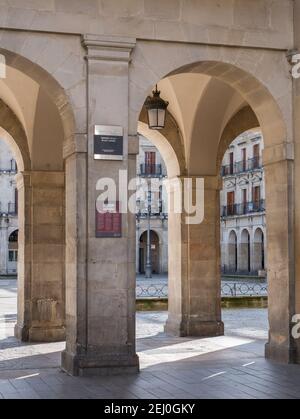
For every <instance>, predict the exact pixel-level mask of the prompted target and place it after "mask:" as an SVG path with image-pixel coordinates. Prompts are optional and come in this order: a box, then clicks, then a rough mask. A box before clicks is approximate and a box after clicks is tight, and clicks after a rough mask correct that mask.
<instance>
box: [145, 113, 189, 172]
mask: <svg viewBox="0 0 300 419" xmlns="http://www.w3.org/2000/svg"><path fill="white" fill-rule="evenodd" d="M138 132H139V133H140V134H142V135H143V136H144V137H146V138H147V139H148V140H150V141H151V142H152V143H153V144H154V145H155V147H156V148H157V149H158V151H159V152H160V154H161V156H162V157H163V160H164V162H165V164H166V168H167V173H168V177H169V178H173V177H175V176H180V175H182V174H184V173H186V170H187V169H186V158H185V154H184V148H183V139H182V134H181V132H180V129H179V127H178V125H177V124H176V121H175V119H174V118H173V117H172V116H171V115H170V114H169V113H168V118H167V119H166V126H165V128H164V129H163V130H161V131H154V130H150V129H149V127H148V123H147V116H146V111H145V108H143V110H142V112H141V115H140V118H139V123H138Z"/></svg>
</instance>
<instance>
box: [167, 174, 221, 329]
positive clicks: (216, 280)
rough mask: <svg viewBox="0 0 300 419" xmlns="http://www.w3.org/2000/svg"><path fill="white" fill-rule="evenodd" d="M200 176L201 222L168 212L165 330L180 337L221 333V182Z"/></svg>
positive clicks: (171, 196)
mask: <svg viewBox="0 0 300 419" xmlns="http://www.w3.org/2000/svg"><path fill="white" fill-rule="evenodd" d="M202 178H203V179H204V219H203V221H202V222H201V223H200V224H195V225H193V224H191V225H187V224H186V214H184V213H183V214H176V213H174V212H173V211H171V212H170V214H169V235H170V236H169V318H168V321H167V325H166V332H167V333H169V334H173V335H176V336H183V337H184V336H199V337H210V336H220V335H223V334H224V325H223V323H222V321H221V260H220V188H221V181H220V179H219V178H218V177H214V176H206V177H202ZM194 180H195V179H194ZM182 182H183V180H182ZM194 185H195V184H194ZM194 192H195V189H194ZM173 196H174V188H173V192H172V193H171V195H170V197H169V199H170V200H171V202H172V200H173ZM194 196H195V194H194Z"/></svg>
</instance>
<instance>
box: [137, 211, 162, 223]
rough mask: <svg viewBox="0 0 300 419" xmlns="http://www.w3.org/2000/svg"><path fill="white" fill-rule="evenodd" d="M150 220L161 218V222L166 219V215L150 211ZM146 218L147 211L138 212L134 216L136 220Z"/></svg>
mask: <svg viewBox="0 0 300 419" xmlns="http://www.w3.org/2000/svg"><path fill="white" fill-rule="evenodd" d="M150 216H151V218H161V220H162V221H165V220H167V219H168V214H167V213H164V212H159V211H152V212H151V214H150ZM147 217H148V212H147V211H139V212H138V213H137V214H136V218H137V219H138V220H144V219H146V218H147Z"/></svg>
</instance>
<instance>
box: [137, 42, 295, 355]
mask: <svg viewBox="0 0 300 419" xmlns="http://www.w3.org/2000/svg"><path fill="white" fill-rule="evenodd" d="M139 46H140V49H139V54H137V56H136V57H135V59H136V63H137V65H136V66H135V67H134V69H133V72H132V74H131V80H132V84H133V85H134V86H135V89H134V94H133V95H132V97H131V103H130V106H131V109H134V110H135V111H136V112H137V114H136V119H139V120H140V121H142V122H146V119H145V117H144V114H145V112H144V110H143V111H142V112H141V114H140V115H138V113H139V109H141V107H142V105H143V102H144V100H145V97H146V96H147V94H150V92H151V89H152V87H153V86H155V84H157V83H158V89H159V90H160V91H161V96H162V97H163V99H164V100H167V101H168V102H169V103H170V106H169V112H170V114H171V117H170V119H173V121H175V125H177V134H178V136H177V138H176V135H173V134H172V135H170V133H169V132H168V128H169V127H168V126H167V129H165V130H162V131H161V134H163V135H165V137H166V138H167V141H168V142H169V143H170V144H171V146H172V148H173V151H174V152H175V154H176V156H177V160H178V161H179V162H180V163H181V162H182V161H183V165H182V166H181V172H180V175H179V176H180V177H181V179H183V178H184V177H189V178H193V179H194V180H195V179H196V178H202V179H204V182H205V192H204V194H205V208H204V212H205V214H206V216H205V219H204V222H203V223H202V224H201V226H192V227H191V226H190V227H189V228H188V227H185V226H184V221H183V217H182V216H180V215H178V214H170V215H169V230H170V232H172V233H170V241H171V243H172V244H171V246H170V256H169V258H170V298H171V301H169V311H170V313H169V320H168V324H169V331H170V333H175V334H179V335H186V334H190V335H201V333H202V332H203V334H204V335H206V336H207V335H210V334H211V335H213V334H215V335H217V334H222V333H223V329H222V322H221V310H220V304H221V299H220V297H219V296H220V294H221V293H220V274H219V267H220V250H219V241H220V240H219V222H218V220H217V217H218V216H219V201H218V198H217V195H218V188H219V170H220V165H221V161H222V158H223V156H224V153H225V150H226V149H227V147H228V145H229V144H230V143H231V142H232V141H233V140H234V138H236V137H237V136H238V135H239V134H241V133H242V132H245V131H246V130H249V129H253V128H256V127H260V128H261V130H262V132H263V137H264V140H265V148H266V149H267V152H265V161H264V163H265V164H264V165H265V173H266V200H267V206H268V205H273V206H275V207H276V208H278V207H279V206H280V202H282V190H281V183H280V184H279V183H278V185H277V184H276V187H275V189H274V179H277V177H276V178H274V176H273V174H274V170H276V168H275V166H276V164H275V165H274V164H273V163H276V162H277V164H278V166H280V171H282V172H283V173H284V175H283V176H284V179H286V181H287V183H286V184H289V182H290V181H291V180H292V179H291V177H290V173H291V172H290V171H289V170H288V169H287V167H286V166H285V165H286V163H287V162H286V161H285V160H284V159H283V160H280V161H276V162H273V160H272V159H273V157H274V156H275V154H273V153H272V151H271V150H272V149H273V148H274V147H275V146H276V147H277V145H278V147H279V145H282V147H283V149H285V147H286V146H287V145H286V144H283V143H282V142H283V141H285V140H283V138H285V139H286V138H290V136H291V135H292V131H291V129H290V128H291V127H290V126H289V125H288V124H286V120H285V117H284V112H283V109H282V107H281V104H280V100H279V97H278V94H277V93H276V85H275V84H273V85H272V83H268V84H267V87H266V83H265V82H264V80H263V77H262V78H260V76H258V77H257V76H253V75H252V74H251V72H249V66H248V64H247V62H246V61H245V62H244V60H243V58H242V57H240V58H239V60H238V63H237V61H234V59H233V56H232V53H231V52H230V51H229V50H228V51H226V58H225V59H224V57H220V51H218V48H216V50H214V51H213V50H210V49H206V48H199V47H198V46H196V47H195V48H193V47H192V48H190V49H189V51H188V52H187V51H186V50H185V48H186V46H185V47H183V46H179V45H176V46H174V48H173V49H172V51H169V52H170V54H171V55H172V57H174V61H173V62H170V61H169V59H168V60H162V61H159V62H157V60H155V59H154V58H153V60H151V59H150V57H154V56H153V51H154V48H153V45H152V46H151V47H149V46H148V45H147V44H143V43H142V44H140V45H139ZM167 50H168V47H167V46H166V51H167ZM141 51H142V53H141V54H140V52H141ZM174 54H175V55H174ZM200 56H201V58H202V59H203V57H206V56H209V57H208V59H207V61H206V60H205V58H204V61H199V57H200ZM175 57H176V58H175ZM177 57H178V59H177ZM179 57H180V58H179ZM184 57H185V58H184ZM191 57H192V58H191ZM212 57H218V59H216V60H213V58H212ZM273 58H274V57H273ZM266 59H267V60H268V59H270V61H272V57H271V56H266ZM183 61H187V62H188V64H186V65H184V63H183ZM145 62H147V63H146V64H145ZM154 62H155V66H154V64H153V63H154ZM174 62H176V64H174ZM180 63H182V64H183V65H180ZM139 64H141V65H139ZM146 66H147V67H151V69H150V71H149V73H148V75H149V77H148V79H147V81H145V77H144V72H143V73H141V69H143V70H144V69H145V67H146ZM151 72H152V74H151ZM159 74H160V75H161V81H158V79H159V77H158V76H157V75H159ZM278 76H279V75H278ZM279 77H281V78H282V82H283V84H287V83H285V82H284V78H285V76H284V75H283V73H282V74H281V75H280V76H279ZM195 85H197V86H198V89H195ZM197 94H198V95H199V96H200V97H199V96H198V98H196V97H195V96H196V95H197ZM216 98H218V101H216ZM263 98H264V99H263ZM277 99H278V100H277ZM216 105H217V106H216ZM271 114H272V115H273V117H272V118H271V119H272V123H271V122H270V121H271V119H270V115H271ZM132 116H134V113H133V115H132ZM133 119H134V118H133ZM131 123H132V125H131V126H132V127H134V126H135V121H134V120H131ZM167 123H168V121H167ZM178 137H179V138H178ZM177 139H178V141H177ZM280 147H281V146H280ZM282 155H283V156H284V155H287V154H284V151H283V154H282ZM182 157H183V159H182ZM164 158H165V160H166V164H167V160H168V156H164ZM167 165H168V164H167ZM275 191H276V193H274V192H275ZM286 192H287V193H288V190H286ZM208 202H209V204H208ZM285 202H287V201H285ZM273 214H274V213H273ZM268 217H269V218H268V219H267V224H270V225H271V228H270V229H269V230H272V232H271V235H272V238H273V239H274V238H275V236H276V237H279V236H281V235H283V236H284V237H285V236H286V234H285V231H286V230H284V229H281V228H280V223H278V222H277V223H274V222H272V221H271V218H272V215H270V212H269V213H268ZM288 220H289V222H291V218H288ZM279 230H280V232H279ZM289 231H291V230H290V229H289ZM273 233H274V234H273ZM171 235H173V238H174V239H175V238H176V239H175V240H172V239H171ZM243 240H244V243H243V248H244V251H245V252H246V254H247V259H246V260H247V262H246V264H245V265H247V266H245V267H243V270H244V271H245V272H250V271H251V251H250V245H251V243H250V238H249V233H247V235H246V233H244V238H243ZM175 243H178V246H177V245H175ZM204 243H205V245H204ZM278 243H279V242H278V241H276V240H275V241H274V243H273V244H272V245H271V244H270V240H268V247H270V248H269V253H270V252H272V255H273V256H274V258H273V257H272V255H271V256H270V255H269V259H270V260H269V264H270V263H271V261H272V264H274V266H277V267H278V268H280V267H279V266H278V260H277V258H276V256H275V255H276V254H277V252H276V250H275V249H276V246H277V247H278ZM284 246H286V248H287V249H288V247H289V246H288V238H286V239H285V241H284ZM278 251H279V250H278ZM284 263H285V264H286V266H289V263H288V260H285V262H284ZM199 278H202V281H204V282H205V281H207V288H206V285H204V282H203V283H202V286H201V285H200V279H199ZM203 278H205V280H204V279H203ZM197 284H198V285H197ZM208 284H209V285H208ZM193 287H195V289H194V290H193V289H192V288H193ZM203 288H205V289H207V290H209V291H210V297H208V295H206V296H205V299H204V298H203V300H202V298H201V293H200V292H199V290H200V289H203ZM277 296H278V293H276V292H275V293H274V295H272V296H271V298H270V300H271V301H276V300H277ZM172 299H174V301H176V303H175V302H174V303H173V302H172ZM208 299H210V305H209V304H208ZM273 299H274V300H273ZM275 306H276V304H274V308H275ZM191 307H192V311H189V309H190V308H191ZM209 311H210V313H208V312H209ZM270 311H272V310H271V309H270ZM183 319H184V320H183ZM189 319H190V320H189ZM272 319H274V321H275V316H272V315H271V316H270V320H271V323H272ZM288 323H289V320H288V319H285V324H286V325H287V326H288ZM202 327H203V328H202ZM272 327H273V326H272V324H271V329H272ZM274 327H276V326H275V325H274ZM286 333H287V340H288V339H289V338H288V335H289V332H288V327H287V328H286ZM272 336H273V335H272ZM274 336H275V335H274ZM271 340H272V339H271ZM275 340H276V339H275ZM272 345H273V343H272ZM272 345H271V346H272ZM275 346H276V344H275ZM268 353H269V350H268Z"/></svg>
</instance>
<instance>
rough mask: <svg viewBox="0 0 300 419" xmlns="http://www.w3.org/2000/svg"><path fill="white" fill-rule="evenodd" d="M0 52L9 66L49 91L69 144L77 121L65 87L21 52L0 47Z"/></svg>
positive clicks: (66, 141)
mask: <svg viewBox="0 0 300 419" xmlns="http://www.w3.org/2000/svg"><path fill="white" fill-rule="evenodd" d="M0 53H1V54H2V55H4V57H5V60H6V65H7V66H8V67H12V68H14V69H16V70H18V71H19V72H21V73H23V74H26V75H27V76H28V77H30V78H31V79H32V80H34V81H35V82H36V83H37V84H38V85H39V86H41V87H42V88H43V89H44V90H45V91H46V92H47V95H48V96H49V98H50V99H51V101H52V102H53V104H54V106H55V107H56V108H57V110H58V113H59V116H60V119H61V121H62V127H63V131H64V142H65V144H66V146H67V145H68V144H69V143H70V142H72V141H73V140H74V133H75V126H76V122H75V117H74V112H73V109H72V107H71V104H70V99H69V97H68V95H67V94H66V91H65V89H64V88H63V87H62V86H61V85H60V84H59V82H58V81H57V80H56V79H55V78H54V77H53V76H52V75H51V74H50V73H49V72H48V71H47V70H46V69H45V68H43V67H42V66H41V65H39V64H38V63H36V62H33V61H32V60H30V59H28V58H26V57H25V56H22V55H21V54H20V53H17V52H13V51H12V50H7V49H5V48H0Z"/></svg>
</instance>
